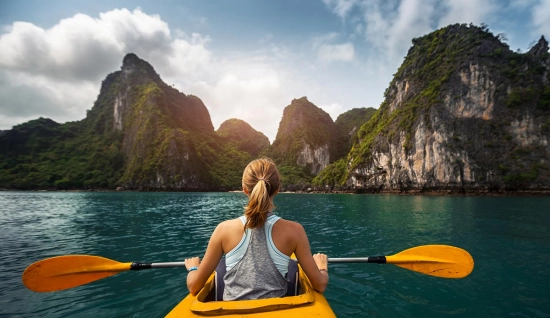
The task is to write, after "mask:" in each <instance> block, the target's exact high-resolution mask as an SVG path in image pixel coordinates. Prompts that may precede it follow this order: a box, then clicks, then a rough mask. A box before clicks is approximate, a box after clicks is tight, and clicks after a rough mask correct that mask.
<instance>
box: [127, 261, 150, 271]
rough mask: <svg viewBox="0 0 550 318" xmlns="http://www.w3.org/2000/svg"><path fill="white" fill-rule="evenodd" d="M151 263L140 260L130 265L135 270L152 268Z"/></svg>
mask: <svg viewBox="0 0 550 318" xmlns="http://www.w3.org/2000/svg"><path fill="white" fill-rule="evenodd" d="M150 268H151V263H140V262H133V263H132V265H130V270H133V271H139V270H140V269H150Z"/></svg>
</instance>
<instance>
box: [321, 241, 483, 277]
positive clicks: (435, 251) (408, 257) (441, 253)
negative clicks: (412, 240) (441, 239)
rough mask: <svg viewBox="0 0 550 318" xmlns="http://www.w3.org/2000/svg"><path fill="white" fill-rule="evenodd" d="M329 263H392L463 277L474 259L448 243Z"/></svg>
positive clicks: (425, 271) (472, 265) (416, 269)
mask: <svg viewBox="0 0 550 318" xmlns="http://www.w3.org/2000/svg"><path fill="white" fill-rule="evenodd" d="M328 262H329V263H378V264H394V265H396V266H399V267H402V268H406V269H409V270H412V271H415V272H419V273H423V274H426V275H431V276H437V277H444V278H463V277H466V276H468V275H469V274H470V273H471V272H472V270H473V269H474V259H473V258H472V256H471V255H470V253H468V252H467V251H465V250H463V249H461V248H458V247H454V246H449V245H423V246H417V247H413V248H409V249H408V250H404V251H403V252H400V253H397V254H395V255H392V256H370V257H357V258H329V259H328Z"/></svg>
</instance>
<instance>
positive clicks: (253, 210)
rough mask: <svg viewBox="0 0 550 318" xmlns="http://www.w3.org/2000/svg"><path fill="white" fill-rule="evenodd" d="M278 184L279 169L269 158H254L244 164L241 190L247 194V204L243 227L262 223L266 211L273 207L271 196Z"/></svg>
mask: <svg viewBox="0 0 550 318" xmlns="http://www.w3.org/2000/svg"><path fill="white" fill-rule="evenodd" d="M280 185H281V184H280V181H279V171H278V170H277V167H276V166H275V163H273V161H272V160H271V159H269V158H261V159H256V160H253V161H252V162H250V163H249V164H248V165H247V166H246V168H245V169H244V172H243V190H244V191H245V192H246V193H247V194H248V204H247V205H246V206H245V207H244V215H245V216H246V224H245V225H244V228H245V229H247V228H252V229H253V228H256V227H259V226H263V225H264V223H265V221H266V219H267V213H268V212H269V211H271V210H272V209H273V208H275V205H273V196H275V194H277V192H278V191H279V187H280Z"/></svg>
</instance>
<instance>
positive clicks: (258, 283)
mask: <svg viewBox="0 0 550 318" xmlns="http://www.w3.org/2000/svg"><path fill="white" fill-rule="evenodd" d="M249 233H250V243H249V244H248V248H247V249H246V252H245V253H244V256H243V258H242V259H241V260H240V261H239V262H238V263H237V264H236V265H235V266H234V267H233V268H231V269H230V270H229V271H227V273H225V276H224V277H223V280H224V284H225V288H224V291H223V300H244V299H261V298H276V297H282V296H284V295H285V293H286V288H287V284H288V283H287V281H286V279H285V278H284V277H283V276H282V275H281V273H280V272H279V270H278V269H277V267H276V266H275V263H273V260H271V257H270V256H269V252H268V250H267V241H266V238H265V227H264V226H259V227H258V228H255V229H251V230H250V231H249Z"/></svg>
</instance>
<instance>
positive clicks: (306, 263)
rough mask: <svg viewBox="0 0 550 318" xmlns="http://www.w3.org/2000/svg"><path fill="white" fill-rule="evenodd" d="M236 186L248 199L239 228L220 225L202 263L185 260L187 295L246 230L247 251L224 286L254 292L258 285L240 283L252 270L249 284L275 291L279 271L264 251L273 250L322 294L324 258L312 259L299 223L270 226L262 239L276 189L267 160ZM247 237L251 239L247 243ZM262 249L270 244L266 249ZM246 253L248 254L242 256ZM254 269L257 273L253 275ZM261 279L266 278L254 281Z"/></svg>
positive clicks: (254, 163) (233, 222)
mask: <svg viewBox="0 0 550 318" xmlns="http://www.w3.org/2000/svg"><path fill="white" fill-rule="evenodd" d="M242 185H243V191H244V192H245V194H246V195H247V196H248V204H247V205H246V207H245V211H244V217H245V219H244V220H245V222H244V224H243V222H241V221H240V220H239V219H234V220H228V221H225V222H222V223H220V224H219V225H218V226H217V227H216V229H215V230H214V232H213V233H212V236H211V237H210V241H209V243H208V247H207V248H206V253H205V255H204V259H203V262H202V263H201V262H200V260H199V258H197V257H195V258H192V259H187V260H185V263H186V267H187V268H188V270H189V275H188V276H187V286H188V288H189V290H190V291H191V293H197V292H198V290H199V289H200V288H201V287H202V286H203V284H204V283H205V282H206V279H207V278H208V276H209V275H210V274H211V273H212V272H213V271H214V269H215V268H216V266H217V265H218V262H219V261H220V259H221V258H222V256H223V254H227V253H230V252H231V251H232V250H233V249H234V248H235V247H237V246H238V245H239V244H241V242H242V241H243V235H244V234H245V231H247V230H249V231H250V236H251V243H250V244H249V245H248V246H247V249H246V252H245V256H243V258H242V259H241V260H240V261H238V262H236V264H237V265H235V266H239V268H240V269H238V270H235V273H232V274H231V275H232V276H231V277H230V278H228V279H229V280H231V282H232V283H231V284H230V285H232V286H239V287H238V288H240V289H243V288H249V289H250V288H251V289H254V286H258V285H254V284H251V283H250V282H248V283H246V279H247V276H248V274H247V273H248V272H250V271H253V272H254V273H253V274H251V275H252V276H253V275H256V278H254V279H258V281H262V280H264V279H267V280H268V281H269V284H272V285H273V286H275V285H277V286H275V287H274V288H271V289H277V290H279V289H281V288H279V287H278V286H282V285H284V283H285V282H283V281H282V280H284V277H283V275H282V274H281V273H283V270H280V269H278V268H277V266H276V265H275V263H274V261H273V259H272V258H271V257H270V256H269V253H270V250H275V251H276V253H277V254H280V256H286V257H289V256H290V255H292V253H294V254H295V255H296V257H297V258H298V262H299V263H300V266H301V267H302V269H303V270H304V272H305V274H306V275H307V276H308V278H309V280H310V281H311V283H312V284H313V287H314V288H315V289H316V290H318V291H320V292H323V291H324V289H325V288H326V285H327V283H328V274H327V272H326V270H327V265H328V264H327V257H326V255H324V254H316V255H315V256H313V257H312V255H311V250H310V247H309V240H308V238H307V235H306V232H305V230H304V228H303V227H302V226H301V225H300V224H298V223H295V222H291V221H286V220H282V219H281V220H279V221H277V222H275V223H274V224H273V226H272V228H271V230H268V231H267V236H268V237H267V238H266V232H265V228H264V225H265V224H266V221H267V219H268V217H269V216H270V215H271V212H272V211H273V209H274V208H275V206H274V205H273V197H274V196H275V195H276V194H277V193H278V192H279V188H280V178H279V172H278V170H277V168H276V166H275V164H274V163H273V161H271V160H270V159H267V158H264V159H257V160H254V161H252V162H251V163H249V164H248V165H247V167H246V168H245V170H244V172H243V179H242ZM252 234H253V235H252ZM252 238H254V239H253V240H252ZM252 241H253V242H252ZM267 244H270V245H269V248H268V246H267ZM271 245H275V248H274V249H273V248H272V246H271ZM251 246H252V248H251ZM249 250H250V252H249ZM247 253H248V254H250V255H248V256H247V255H246V254H247ZM241 263H242V264H241ZM239 264H241V265H239ZM287 264H288V262H287ZM199 265H200V266H199ZM257 266H259V267H261V269H258V270H256V269H255V268H256V267H257ZM264 266H265V267H264ZM279 267H281V266H279ZM228 273H229V271H228ZM323 273H324V274H323ZM262 275H264V276H266V278H262V277H260V276H262ZM243 282H244V283H243ZM240 285H242V286H240ZM245 285H246V286H245ZM260 285H261V284H260ZM251 286H252V287H251ZM230 288H231V287H230ZM226 289H227V285H226ZM259 289H261V288H259ZM277 293H278V291H277ZM235 297H239V296H235ZM269 297H272V296H269Z"/></svg>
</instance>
